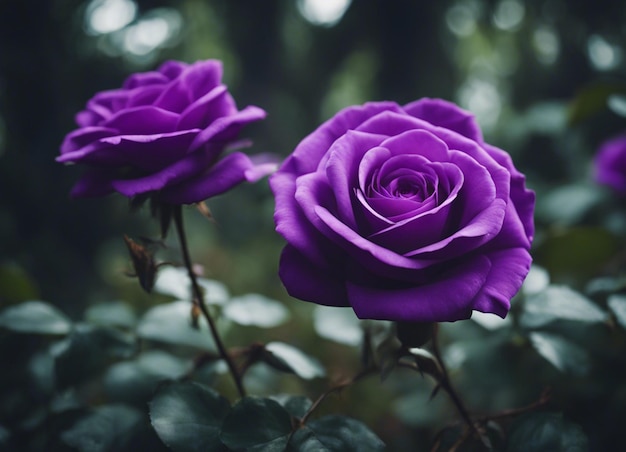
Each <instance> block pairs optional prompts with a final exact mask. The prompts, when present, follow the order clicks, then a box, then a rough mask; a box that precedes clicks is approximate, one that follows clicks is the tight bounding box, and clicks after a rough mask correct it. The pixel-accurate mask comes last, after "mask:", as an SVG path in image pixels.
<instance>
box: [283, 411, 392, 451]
mask: <svg viewBox="0 0 626 452" xmlns="http://www.w3.org/2000/svg"><path fill="white" fill-rule="evenodd" d="M289 446H290V448H291V450H294V451H296V450H297V451H311V452H313V451H328V452H339V451H341V452H374V451H381V450H384V449H385V444H384V443H383V442H382V441H381V440H380V438H379V437H378V436H376V435H375V434H374V433H373V432H372V431H371V430H369V429H368V428H367V426H366V425H365V424H363V423H362V422H360V421H357V420H356V419H352V418H349V417H346V416H340V415H331V416H324V417H322V418H320V419H316V420H314V421H311V422H309V423H307V424H306V426H304V427H302V428H300V429H298V430H297V431H296V432H295V433H294V435H293V437H292V439H291V441H290V442H289Z"/></svg>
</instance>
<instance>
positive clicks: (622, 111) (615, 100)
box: [606, 94, 626, 118]
mask: <svg viewBox="0 0 626 452" xmlns="http://www.w3.org/2000/svg"><path fill="white" fill-rule="evenodd" d="M606 105H607V106H608V107H609V109H610V110H611V111H612V112H613V113H615V114H616V115H619V116H622V117H624V118H626V95H623V94H621V95H620V94H611V95H610V96H609V98H608V99H607V101H606Z"/></svg>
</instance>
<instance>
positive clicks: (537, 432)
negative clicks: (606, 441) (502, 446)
mask: <svg viewBox="0 0 626 452" xmlns="http://www.w3.org/2000/svg"><path fill="white" fill-rule="evenodd" d="M588 450H589V442H588V440H587V436H586V435H585V433H584V432H583V430H582V429H581V428H580V426H578V425H576V424H574V423H572V422H569V421H566V420H565V419H563V416H562V415H561V414H557V413H533V414H527V415H525V416H522V417H520V418H519V419H517V420H516V421H515V422H514V423H513V425H512V426H511V429H510V431H509V437H508V441H507V447H506V452H544V451H554V452H561V451H562V452H587V451H588Z"/></svg>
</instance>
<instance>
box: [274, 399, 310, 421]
mask: <svg viewBox="0 0 626 452" xmlns="http://www.w3.org/2000/svg"><path fill="white" fill-rule="evenodd" d="M271 398H272V399H273V400H276V401H277V402H278V403H280V404H281V405H282V406H283V407H284V408H285V409H286V410H287V411H288V412H289V414H291V415H292V416H293V417H297V418H301V417H303V416H304V415H305V414H306V412H307V411H308V410H309V408H311V405H313V402H311V399H309V398H308V397H305V396H300V395H291V394H277V395H274V396H271Z"/></svg>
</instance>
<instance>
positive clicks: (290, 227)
mask: <svg viewBox="0 0 626 452" xmlns="http://www.w3.org/2000/svg"><path fill="white" fill-rule="evenodd" d="M294 179H295V178H294V176H293V175H291V174H290V173H281V172H276V173H274V174H272V176H271V177H270V178H269V184H270V188H271V189H272V192H273V193H274V198H275V202H276V207H275V210H274V222H275V223H276V232H278V233H279V234H280V235H282V236H283V237H284V238H285V240H286V241H287V242H288V243H289V244H290V245H291V246H293V247H294V248H296V249H297V250H298V252H300V253H301V254H303V255H304V256H306V258H307V259H309V260H310V261H311V262H312V263H313V264H314V265H316V266H320V267H325V266H328V260H327V258H326V256H328V255H331V256H332V255H333V254H335V253H332V252H331V251H333V252H334V251H335V250H334V248H335V247H334V245H333V244H332V242H330V241H329V240H328V239H327V238H326V237H324V236H323V235H322V234H320V233H319V232H318V231H316V230H315V228H313V227H312V225H311V223H310V222H309V221H308V219H307V218H306V216H305V215H304V214H303V212H302V210H301V209H300V207H299V206H298V203H297V202H296V197H295V193H296V182H295V180H294ZM326 251H328V252H331V253H330V254H328V253H326Z"/></svg>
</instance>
